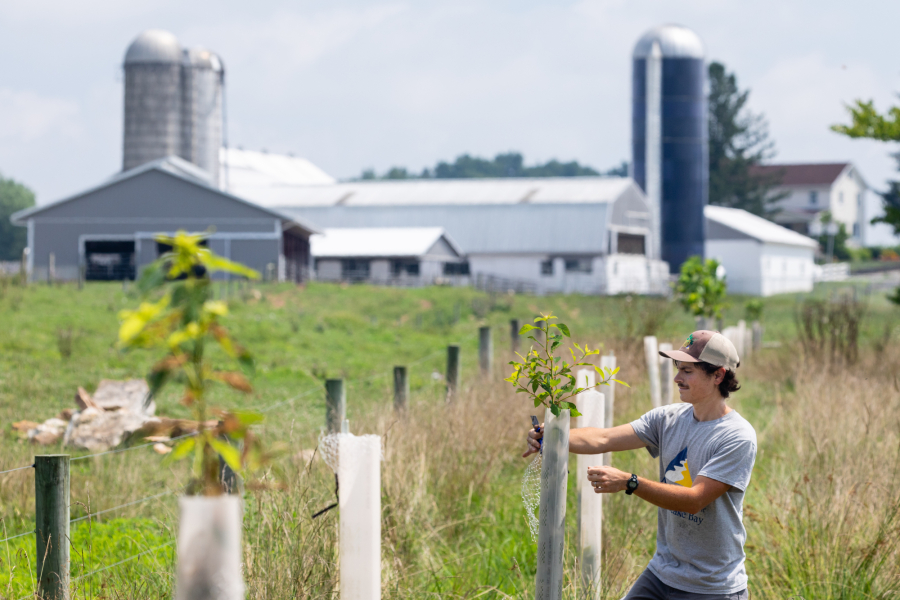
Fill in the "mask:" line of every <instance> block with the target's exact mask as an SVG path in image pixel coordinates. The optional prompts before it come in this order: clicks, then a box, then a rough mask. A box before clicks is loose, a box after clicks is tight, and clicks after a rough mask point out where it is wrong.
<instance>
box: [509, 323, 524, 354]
mask: <svg viewBox="0 0 900 600" xmlns="http://www.w3.org/2000/svg"><path fill="white" fill-rule="evenodd" d="M521 328H522V327H521V326H520V325H519V320H518V319H510V321H509V347H510V348H511V349H512V353H513V354H515V353H516V352H518V351H519V330H520V329H521Z"/></svg>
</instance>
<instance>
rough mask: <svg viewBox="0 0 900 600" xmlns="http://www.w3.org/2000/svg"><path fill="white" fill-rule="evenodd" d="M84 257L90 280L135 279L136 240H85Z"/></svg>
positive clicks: (85, 274)
mask: <svg viewBox="0 0 900 600" xmlns="http://www.w3.org/2000/svg"><path fill="white" fill-rule="evenodd" d="M84 258H85V271H84V278H85V279H87V280H88V281H122V280H124V279H130V280H132V281H134V277H135V263H134V241H129V242H125V241H117V242H112V241H109V242H104V241H93V242H85V243H84Z"/></svg>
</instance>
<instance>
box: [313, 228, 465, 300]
mask: <svg viewBox="0 0 900 600" xmlns="http://www.w3.org/2000/svg"><path fill="white" fill-rule="evenodd" d="M310 244H311V246H312V255H313V260H314V261H315V276H316V279H318V280H319V281H353V282H368V283H376V284H392V285H403V286H419V285H431V284H435V283H441V282H442V281H443V280H445V279H447V280H449V279H450V278H452V277H456V276H465V275H467V274H468V273H463V272H461V271H462V268H461V267H463V266H464V265H465V259H464V258H463V253H462V250H460V249H459V246H457V245H456V242H454V241H453V240H452V239H451V238H450V237H449V236H448V235H447V234H446V233H445V232H444V230H443V229H441V228H440V227H365V228H364V227H360V228H355V229H340V228H336V229H326V230H325V231H323V232H322V233H320V234H315V235H313V236H312V237H311V238H310Z"/></svg>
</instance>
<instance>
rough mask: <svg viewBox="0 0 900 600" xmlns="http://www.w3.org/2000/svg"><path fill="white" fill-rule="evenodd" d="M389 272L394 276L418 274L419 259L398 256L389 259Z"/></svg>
mask: <svg viewBox="0 0 900 600" xmlns="http://www.w3.org/2000/svg"><path fill="white" fill-rule="evenodd" d="M391 273H393V275H394V277H400V276H401V275H404V274H405V275H418V274H419V261H418V260H416V259H414V258H398V259H395V260H392V261H391Z"/></svg>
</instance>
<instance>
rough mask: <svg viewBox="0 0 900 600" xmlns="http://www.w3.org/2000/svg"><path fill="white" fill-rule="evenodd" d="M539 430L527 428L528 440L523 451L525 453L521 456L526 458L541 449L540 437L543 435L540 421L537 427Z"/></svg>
mask: <svg viewBox="0 0 900 600" xmlns="http://www.w3.org/2000/svg"><path fill="white" fill-rule="evenodd" d="M538 429H540V431H535V430H534V429H529V430H528V437H527V438H526V440H527V442H528V450H526V451H525V454H523V455H522V458H526V457H528V456H531V455H532V454H537V453H538V452H540V451H541V443H540V441H539V440H540V439H542V438H543V437H544V424H543V423H541V426H540V427H539V428H538Z"/></svg>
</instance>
